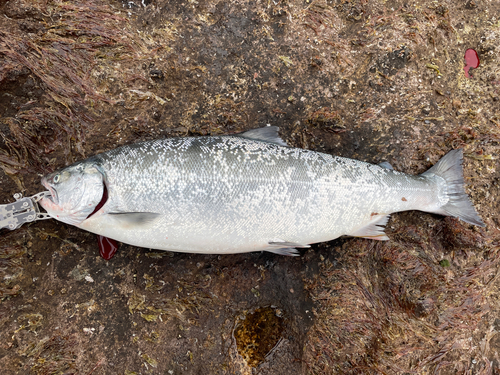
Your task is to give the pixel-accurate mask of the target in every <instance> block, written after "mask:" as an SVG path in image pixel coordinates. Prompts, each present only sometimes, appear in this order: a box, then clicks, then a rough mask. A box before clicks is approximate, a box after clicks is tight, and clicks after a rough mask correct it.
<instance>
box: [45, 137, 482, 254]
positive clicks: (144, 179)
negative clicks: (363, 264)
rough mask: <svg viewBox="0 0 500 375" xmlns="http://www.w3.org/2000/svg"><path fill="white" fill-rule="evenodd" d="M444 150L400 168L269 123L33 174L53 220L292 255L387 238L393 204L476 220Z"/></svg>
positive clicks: (188, 244) (205, 248)
mask: <svg viewBox="0 0 500 375" xmlns="http://www.w3.org/2000/svg"><path fill="white" fill-rule="evenodd" d="M448 155H449V156H448ZM448 155H447V156H445V157H444V158H443V159H442V160H441V161H440V162H439V163H438V164H436V166H435V167H433V168H431V169H430V170H429V171H427V172H425V173H423V174H421V175H419V176H410V175H407V174H404V173H401V172H397V171H394V170H392V169H390V168H387V167H382V166H378V165H373V164H369V163H365V162H362V161H358V160H353V159H347V158H342V157H338V156H332V155H328V154H324V153H319V152H314V151H309V150H304V149H298V148H291V147H287V146H284V145H283V141H282V140H281V139H279V138H278V136H277V128H275V127H270V128H264V129H262V130H252V131H250V132H247V133H243V134H240V135H233V136H211V137H187V138H170V139H164V140H156V141H149V142H142V143H138V144H134V145H128V146H123V147H120V148H118V149H115V150H111V151H108V152H104V153H102V154H99V155H96V156H94V157H92V158H90V159H87V160H85V161H82V162H79V163H76V164H75V165H73V166H69V167H67V168H65V169H63V170H62V171H58V172H55V173H53V174H51V175H49V176H46V177H45V178H44V179H43V180H42V183H43V184H44V185H45V186H46V187H47V188H49V190H51V192H53V196H55V197H57V198H50V197H46V198H44V199H43V200H42V201H41V202H40V203H41V205H42V206H43V207H44V208H45V209H46V210H47V212H48V213H49V214H50V215H53V217H55V216H58V217H56V218H58V219H59V220H61V221H65V220H66V222H70V223H71V224H73V225H76V226H78V227H80V228H82V229H85V230H88V231H91V232H93V233H97V234H99V235H103V236H107V237H110V238H112V239H115V240H118V241H121V242H125V243H128V244H132V245H136V246H141V247H146V248H154V249H161V250H174V251H184V252H194V253H217V254H224V253H238V252H249V251H257V250H267V251H273V252H278V253H282V254H287V255H293V254H294V249H293V248H294V247H307V246H308V245H309V244H312V243H317V242H322V241H328V240H331V239H334V238H337V237H339V236H342V235H350V236H358V237H367V238H373V239H383V240H385V239H388V238H387V236H386V235H385V233H384V232H383V226H384V225H385V224H386V222H387V220H388V218H389V215H390V214H391V213H393V212H398V211H406V210H415V209H417V210H421V211H427V212H433V213H439V214H444V215H451V216H457V217H460V218H461V219H463V220H465V221H468V222H470V223H472V224H476V225H484V224H483V223H482V221H481V219H480V218H479V217H478V216H477V214H476V212H475V211H474V208H473V206H472V204H471V203H470V201H469V200H468V197H467V195H466V194H465V191H464V190H463V186H462V185H463V177H462V175H461V173H462V172H461V160H462V154H461V152H460V151H452V152H450V154H448ZM79 173H80V175H78V174H79ZM56 176H60V177H56ZM99 176H100V178H101V185H100V187H99V184H98V182H97V181H98V179H99ZM76 177H79V178H80V180H81V181H84V183H83V184H82V183H81V185H82V186H83V185H85V183H86V181H87V180H88V181H89V184H90V185H89V186H90V187H89V188H88V189H87V190H86V191H87V193H86V194H87V197H86V200H85V201H86V202H99V201H100V200H101V198H102V197H103V189H104V186H105V188H106V189H107V192H108V194H107V197H108V198H107V201H106V202H105V203H104V205H103V206H102V207H101V208H100V209H99V210H97V211H96V212H95V213H93V214H92V215H90V216H88V215H89V214H90V212H88V213H87V211H88V210H89V208H86V210H87V211H85V210H83V211H82V210H79V208H78V207H79V206H78V202H73V201H71V200H72V199H73V200H76V199H75V197H74V196H72V193H71V190H72V189H71V188H70V186H71V184H72V182H71V181H73V180H74V179H75V178H76ZM54 179H56V180H57V181H58V183H54ZM62 180H64V181H63V182H59V181H62ZM63 183H64V186H63ZM83 189H85V188H84V187H83ZM65 191H68V193H67V194H66V193H64V194H63V192H65ZM455 192H458V193H459V194H455ZM94 196H95V197H94ZM62 201H67V202H66V211H64V210H61V209H60V207H62V206H63V203H64V202H62ZM68 202H71V204H70V203H68ZM92 204H93V203H92ZM70 205H71V206H72V208H71V209H67V207H69V206H70ZM96 206H97V203H95V205H94V206H93V208H95V207H96ZM91 212H92V211H91ZM57 214H58V215H57ZM64 215H66V216H64Z"/></svg>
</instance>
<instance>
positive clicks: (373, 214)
mask: <svg viewBox="0 0 500 375" xmlns="http://www.w3.org/2000/svg"><path fill="white" fill-rule="evenodd" d="M377 215H378V212H372V213H371V214H370V217H373V216H377Z"/></svg>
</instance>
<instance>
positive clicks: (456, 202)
mask: <svg viewBox="0 0 500 375" xmlns="http://www.w3.org/2000/svg"><path fill="white" fill-rule="evenodd" d="M463 154H464V153H463V150H462V149H458V150H452V151H450V152H448V153H447V154H446V155H445V156H443V157H442V158H441V160H439V161H438V162H437V163H436V164H435V165H434V166H433V167H432V168H430V169H429V170H428V171H426V172H424V173H422V174H421V176H432V175H436V176H440V177H442V178H444V180H445V181H446V187H447V191H448V198H449V201H448V203H446V204H445V205H444V206H442V207H441V210H440V212H436V213H440V214H443V215H447V216H454V217H458V218H459V219H461V220H463V221H465V222H467V223H470V224H474V225H478V226H480V227H484V226H485V224H484V223H483V221H482V220H481V218H480V217H479V215H478V214H477V212H476V210H475V209H474V206H473V205H472V202H471V201H470V199H469V196H468V195H467V193H466V192H465V190H464V176H463V171H462V162H463Z"/></svg>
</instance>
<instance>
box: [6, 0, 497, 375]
mask: <svg viewBox="0 0 500 375" xmlns="http://www.w3.org/2000/svg"><path fill="white" fill-rule="evenodd" d="M0 16H1V17H2V22H1V23H0V135H1V137H0V166H1V167H2V169H1V171H0V184H1V186H2V195H1V196H0V203H2V204H3V203H7V202H11V201H12V195H13V194H14V193H16V192H23V193H24V194H25V195H31V194H34V193H36V192H38V191H41V190H42V187H41V185H40V183H39V180H40V175H41V174H43V173H47V172H50V171H53V170H56V169H58V168H61V167H63V166H65V165H68V164H69V163H71V162H73V161H76V160H80V159H82V158H84V157H88V156H91V155H93V154H96V153H98V152H102V151H105V150H109V149H112V148H115V147H117V146H120V145H123V144H127V143H132V142H137V141H142V140H148V139H155V138H161V137H170V136H187V135H210V134H228V133H235V132H239V131H243V130H248V129H251V128H256V127H260V126H264V125H266V124H272V125H277V126H279V127H280V132H281V135H282V137H283V138H284V139H286V141H287V142H288V143H289V144H290V145H293V146H297V147H303V148H309V149H312V150H317V151H322V152H327V153H332V154H337V155H341V156H346V157H352V158H357V159H360V160H365V161H369V162H373V163H379V162H381V161H388V162H390V164H391V165H392V166H393V167H394V168H395V169H396V170H400V171H404V172H406V173H411V174H417V173H421V172H423V171H425V170H426V169H427V168H429V167H430V166H431V165H433V164H434V163H435V162H436V161H437V160H439V158H440V157H441V156H443V155H444V154H445V153H446V152H447V151H449V150H450V149H452V148H458V147H462V148H464V153H465V162H464V170H465V178H466V183H467V190H468V192H469V193H470V196H471V198H472V201H473V202H474V204H475V206H476V208H477V209H478V211H479V213H480V215H481V216H482V218H483V220H484V221H485V223H486V224H487V227H486V228H485V229H481V228H473V227H470V226H469V225H466V224H464V223H462V222H459V221H457V220H455V219H451V218H443V217H439V216H433V215H428V214H424V213H420V212H405V213H400V214H395V215H393V217H392V218H391V221H390V222H389V224H388V226H387V230H386V232H387V234H388V236H389V237H390V238H391V241H389V242H386V243H378V242H377V243H376V242H374V241H369V240H361V239H346V238H341V239H337V240H335V241H332V242H330V243H326V244H317V245H313V246H312V248H311V249H309V250H307V251H305V250H302V251H301V257H294V258H289V257H282V256H278V255H274V254H267V253H253V254H238V255H229V256H218V255H192V254H178V253H170V252H159V251H151V250H148V249H140V248H135V247H132V246H127V245H123V244H122V245H121V247H120V249H119V250H118V252H117V254H116V255H115V256H114V257H113V258H112V259H111V260H110V261H106V260H104V259H102V258H101V257H100V256H99V251H98V247H97V240H96V236H94V235H93V234H90V233H86V232H83V231H80V230H78V229H76V228H73V227H71V226H68V225H65V224H63V223H59V222H55V221H45V222H37V223H34V224H30V225H25V226H23V227H22V228H21V229H19V230H16V231H14V232H10V231H7V230H2V231H1V232H0V279H1V280H0V298H1V304H0V324H1V330H0V343H1V344H0V368H2V373H3V374H127V375H132V374H206V373H209V374H281V373H292V372H293V373H300V374H308V373H314V374H320V373H339V374H344V373H352V374H359V373H387V374H400V373H421V374H426V373H441V374H456V373H478V374H488V373H495V372H496V371H498V369H499V366H500V358H499V354H498V351H499V350H500V349H499V346H498V345H499V342H500V339H499V338H498V336H499V333H498V332H500V324H499V323H498V319H497V316H498V314H499V311H500V302H499V299H498V298H499V297H498V296H499V294H498V283H499V280H498V267H499V259H500V258H499V255H500V254H499V252H498V247H499V243H500V242H499V240H500V237H499V232H498V226H499V218H498V212H499V209H500V206H499V204H500V203H499V202H500V199H499V172H500V171H499V165H498V157H499V152H498V147H499V145H498V143H499V135H498V134H499V126H500V118H499V115H498V101H499V97H500V86H499V85H500V83H499V82H500V71H499V68H498V67H499V66H500V65H499V58H498V56H499V54H498V52H499V51H498V43H496V41H498V38H499V37H500V35H499V19H500V7H499V6H498V4H496V3H494V2H491V3H486V2H477V1H476V2H474V1H469V2H467V3H465V2H463V3H455V2H445V3H439V4H437V3H435V2H431V1H423V2H416V3H411V4H407V3H406V2H398V1H388V2H382V1H380V2H366V1H343V0H342V1H276V2H275V1H269V2H268V1H265V2H261V1H244V0H242V1H233V2H226V1H185V2H180V1H177V2H168V1H162V0H158V1H143V2H140V1H103V2H94V1H85V2H83V1H82V2H79V1H75V2H71V3H61V2H55V1H24V0H11V1H2V2H0ZM469 48H473V49H474V50H475V51H477V53H478V54H479V58H480V65H479V66H478V67H477V68H476V69H471V70H470V73H471V75H472V77H470V78H467V77H466V76H465V72H464V67H465V62H464V55H465V53H466V51H467V50H468V49H469ZM187 235H188V234H187Z"/></svg>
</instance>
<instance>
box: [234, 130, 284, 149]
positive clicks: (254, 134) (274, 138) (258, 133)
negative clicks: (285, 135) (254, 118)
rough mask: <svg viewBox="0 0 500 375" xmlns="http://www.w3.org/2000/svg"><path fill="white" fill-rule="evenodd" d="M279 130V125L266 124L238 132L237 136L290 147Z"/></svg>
mask: <svg viewBox="0 0 500 375" xmlns="http://www.w3.org/2000/svg"><path fill="white" fill-rule="evenodd" d="M278 130H279V128H278V127H277V126H265V127H263V128H258V129H252V130H248V131H246V132H243V133H239V134H236V136H238V137H242V138H247V139H253V140H254V141H262V142H267V143H274V144H276V145H278V146H287V147H288V145H287V144H286V142H285V141H284V140H283V139H281V138H280V136H279V134H278Z"/></svg>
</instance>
